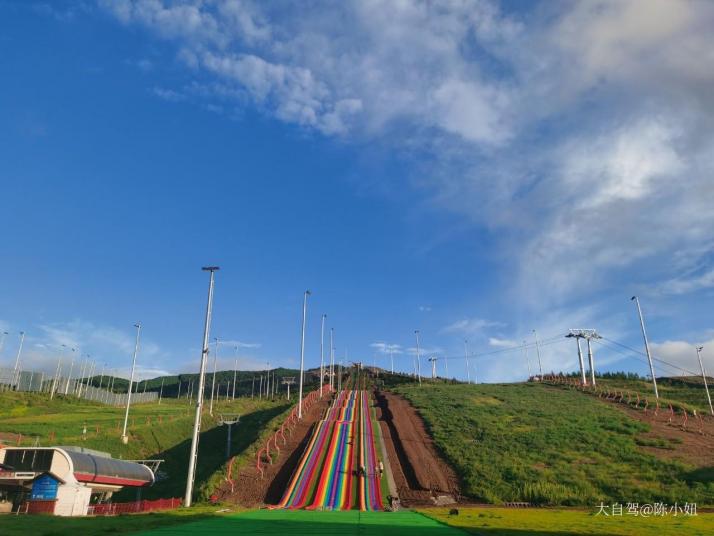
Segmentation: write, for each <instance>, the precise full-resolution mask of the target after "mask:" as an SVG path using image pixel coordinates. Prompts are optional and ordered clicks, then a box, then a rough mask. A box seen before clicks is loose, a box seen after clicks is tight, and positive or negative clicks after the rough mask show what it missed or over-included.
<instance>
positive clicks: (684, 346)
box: [650, 339, 714, 376]
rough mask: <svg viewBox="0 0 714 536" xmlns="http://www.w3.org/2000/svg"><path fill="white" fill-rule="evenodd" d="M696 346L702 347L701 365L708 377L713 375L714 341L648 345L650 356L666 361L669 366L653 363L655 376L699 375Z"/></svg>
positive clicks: (671, 342)
mask: <svg viewBox="0 0 714 536" xmlns="http://www.w3.org/2000/svg"><path fill="white" fill-rule="evenodd" d="M697 346H703V347H704V348H703V350H702V363H703V365H704V369H705V370H706V372H707V375H708V376H711V375H712V374H714V339H710V340H707V341H704V342H703V343H691V342H687V341H664V342H661V343H656V342H653V343H650V347H651V351H652V355H653V357H654V358H659V359H661V360H662V361H666V362H667V363H669V364H670V365H673V366H668V365H666V364H664V363H659V362H657V361H655V372H656V374H657V375H658V376H659V375H663V376H688V375H690V373H691V374H694V375H696V376H699V375H700V374H701V372H700V369H699V360H698V359H697V350H696V347H697Z"/></svg>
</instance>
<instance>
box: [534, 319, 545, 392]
mask: <svg viewBox="0 0 714 536" xmlns="http://www.w3.org/2000/svg"><path fill="white" fill-rule="evenodd" d="M533 336H534V337H535V345H536V354H537V355H538V370H539V371H540V378H538V379H539V380H541V381H542V380H543V363H542V362H541V360H540V343H539V342H538V332H537V331H536V330H533Z"/></svg>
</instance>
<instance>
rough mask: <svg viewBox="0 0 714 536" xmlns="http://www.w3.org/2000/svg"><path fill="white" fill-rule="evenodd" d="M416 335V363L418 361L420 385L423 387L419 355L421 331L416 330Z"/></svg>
mask: <svg viewBox="0 0 714 536" xmlns="http://www.w3.org/2000/svg"><path fill="white" fill-rule="evenodd" d="M414 335H416V361H417V369H416V373H417V378H419V385H421V355H420V353H419V330H418V329H415V330H414Z"/></svg>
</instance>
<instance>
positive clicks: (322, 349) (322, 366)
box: [320, 314, 327, 398]
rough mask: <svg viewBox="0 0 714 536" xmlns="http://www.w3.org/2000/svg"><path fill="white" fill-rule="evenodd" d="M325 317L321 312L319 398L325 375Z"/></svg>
mask: <svg viewBox="0 0 714 536" xmlns="http://www.w3.org/2000/svg"><path fill="white" fill-rule="evenodd" d="M325 318H327V315H326V314H323V315H322V326H321V327H320V398H322V381H323V378H324V377H325Z"/></svg>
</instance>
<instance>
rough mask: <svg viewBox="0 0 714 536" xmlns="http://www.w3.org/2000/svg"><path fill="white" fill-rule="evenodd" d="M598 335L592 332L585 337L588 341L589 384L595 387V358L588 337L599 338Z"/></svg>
mask: <svg viewBox="0 0 714 536" xmlns="http://www.w3.org/2000/svg"><path fill="white" fill-rule="evenodd" d="M599 338H600V335H598V334H597V333H594V334H593V335H592V336H590V337H585V340H586V341H587V342H588V362H589V363H590V385H592V386H593V387H595V359H594V358H593V347H592V344H591V343H590V339H599Z"/></svg>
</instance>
